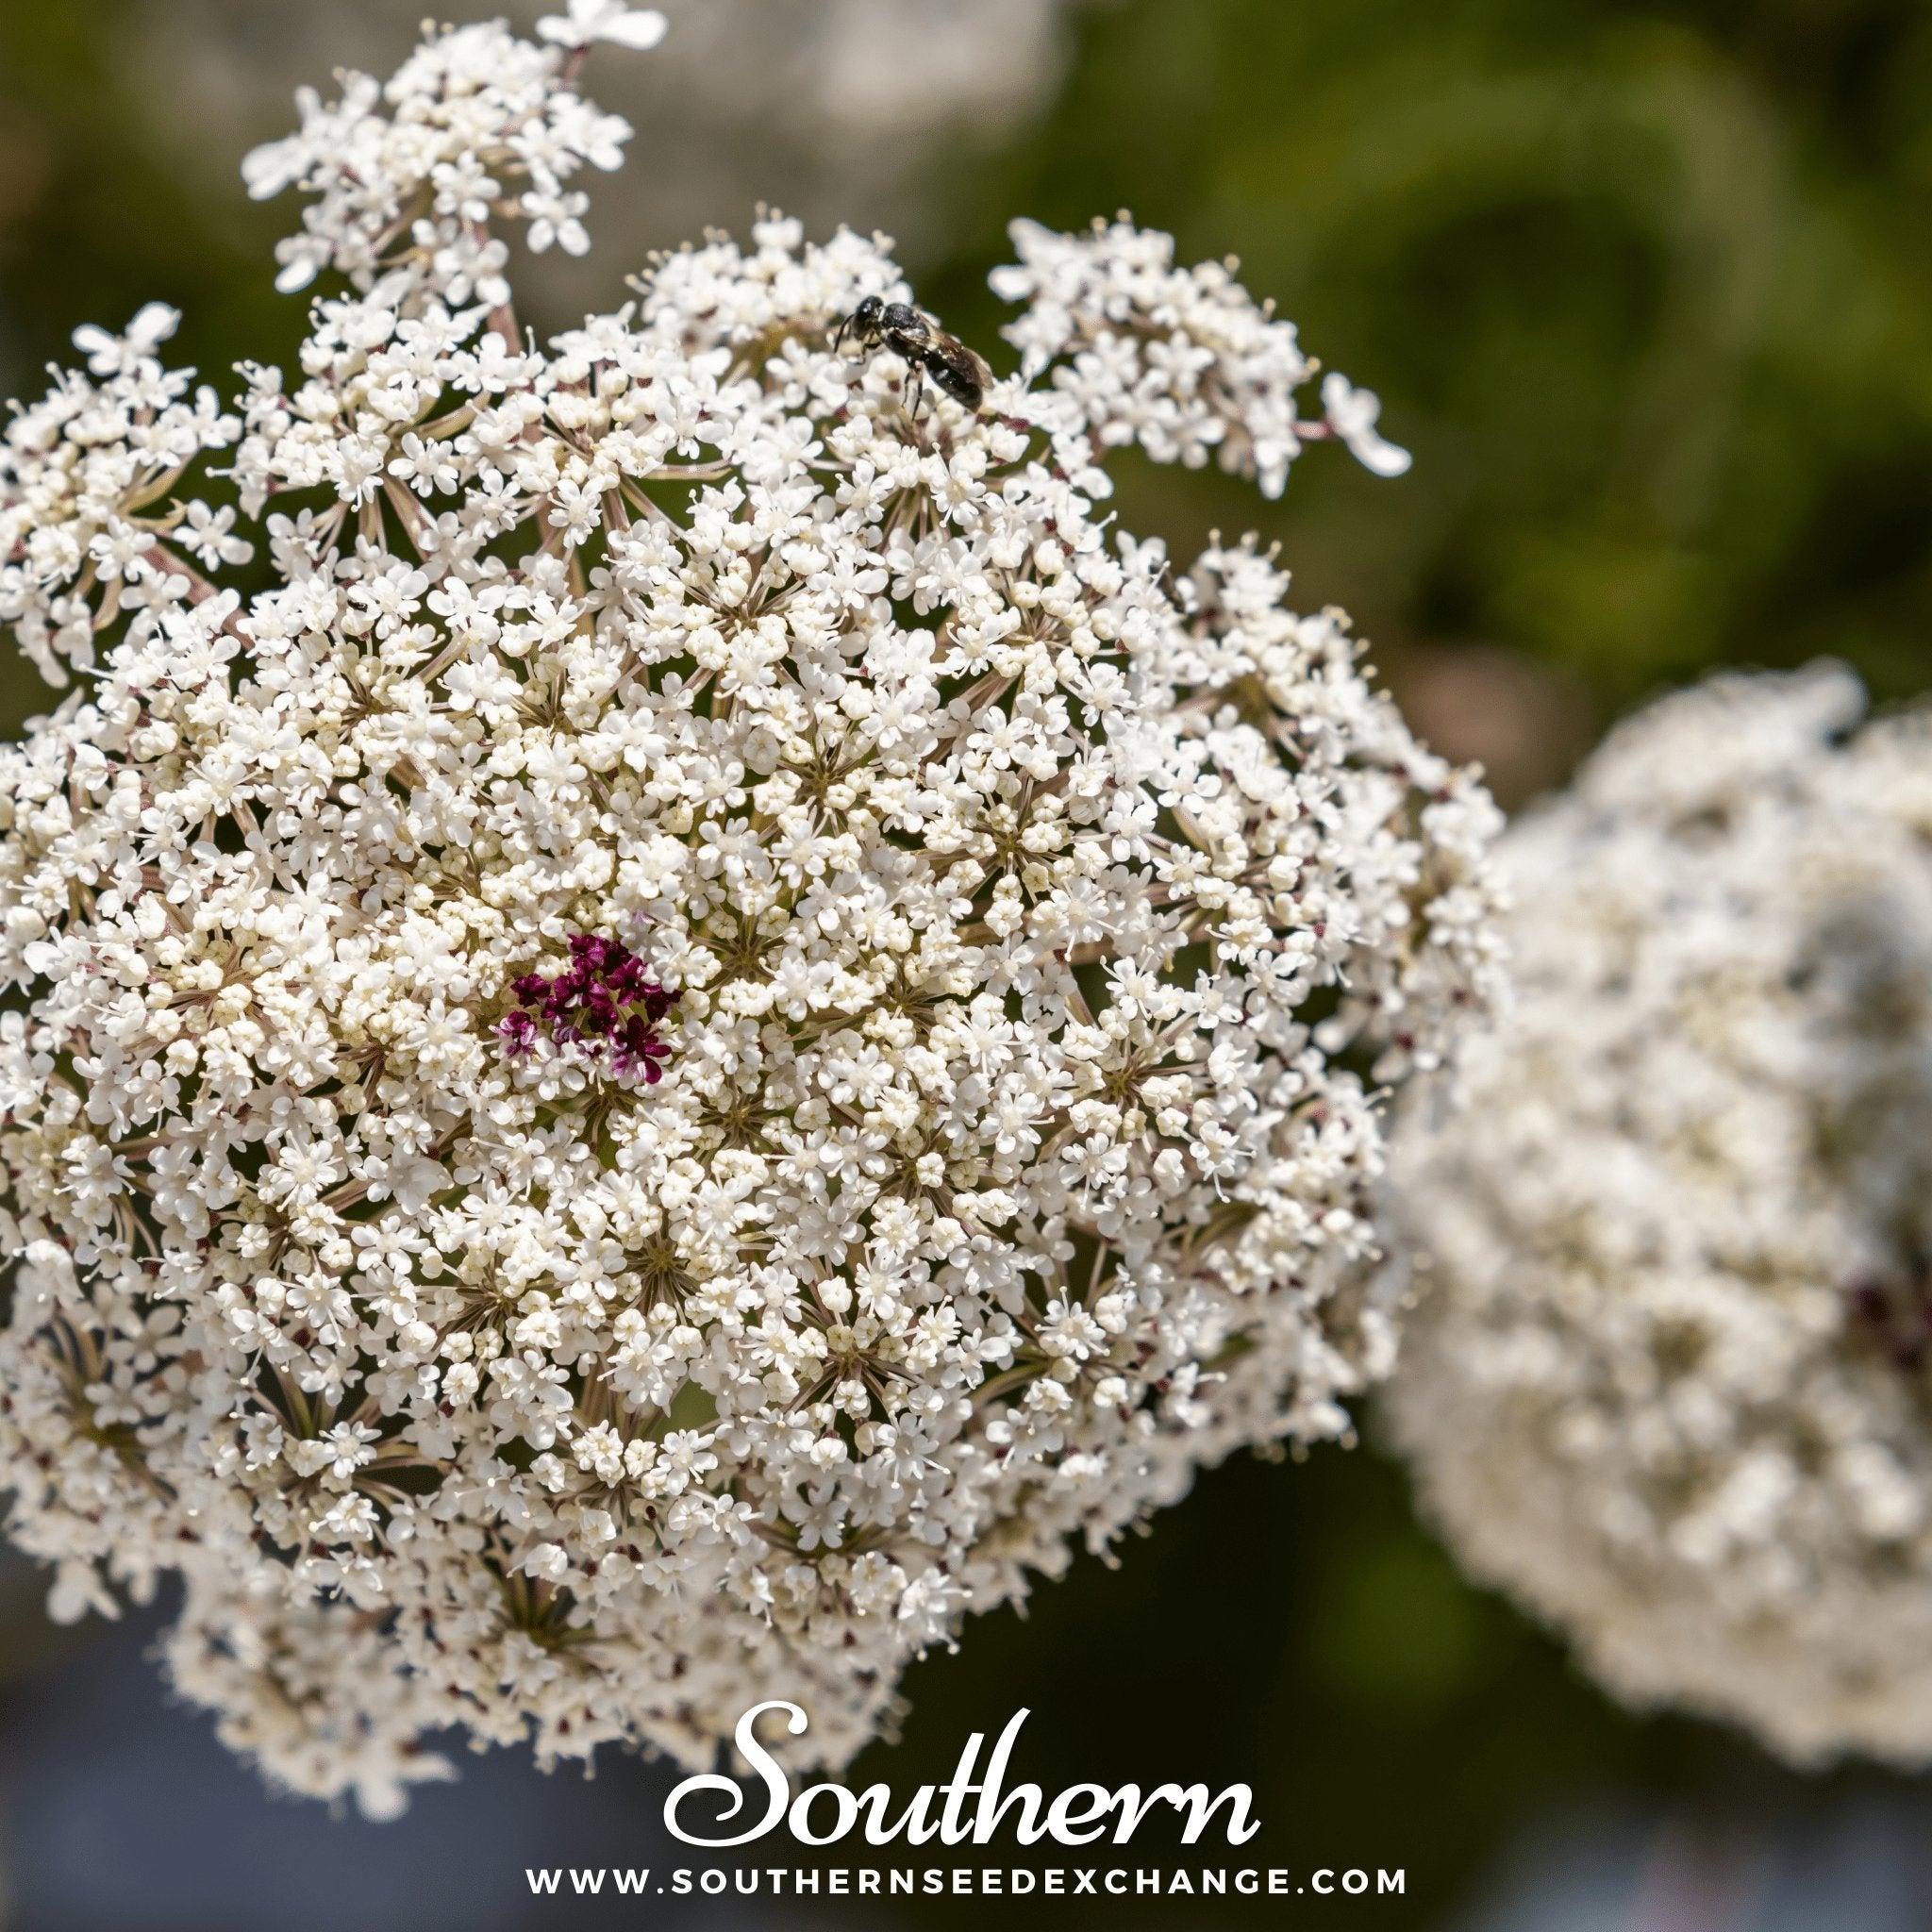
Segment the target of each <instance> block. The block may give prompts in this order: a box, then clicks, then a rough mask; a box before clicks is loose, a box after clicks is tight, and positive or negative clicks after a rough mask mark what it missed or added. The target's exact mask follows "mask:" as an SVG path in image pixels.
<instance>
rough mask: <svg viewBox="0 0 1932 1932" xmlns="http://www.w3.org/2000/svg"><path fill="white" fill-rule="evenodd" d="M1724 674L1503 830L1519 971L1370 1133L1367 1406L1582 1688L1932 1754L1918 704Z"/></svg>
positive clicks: (1808, 1743) (1927, 901)
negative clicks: (1391, 1284)
mask: <svg viewBox="0 0 1932 1932" xmlns="http://www.w3.org/2000/svg"><path fill="white" fill-rule="evenodd" d="M1862 708H1863V701H1862V695H1861V693H1860V692H1859V691H1858V689H1857V684H1856V682H1855V681H1854V680H1853V679H1852V678H1851V677H1850V676H1849V675H1847V674H1845V673H1843V672H1840V671H1837V670H1834V669H1829V668H1820V669H1816V670H1813V671H1810V672H1807V673H1805V674H1803V675H1797V676H1791V677H1757V678H1747V677H1735V676H1733V677H1724V678H1720V679H1717V680H1715V681H1714V682H1712V683H1710V684H1708V685H1707V686H1705V687H1704V688H1702V689H1701V690H1698V691H1691V692H1690V693H1687V694H1685V695H1682V696H1678V697H1674V698H1671V699H1668V700H1666V701H1665V702H1663V703H1662V704H1660V705H1658V706H1657V707H1656V708H1653V709H1652V710H1650V711H1648V712H1646V713H1644V714H1643V715H1641V717H1639V718H1638V719H1636V720H1635V721H1633V722H1632V723H1630V724H1627V725H1625V726H1624V728H1623V729H1622V730H1620V731H1619V732H1618V733H1617V734H1616V735H1615V736H1614V737H1613V738H1612V739H1611V740H1610V741H1609V742H1608V744H1607V746H1606V747H1605V748H1604V749H1603V750H1602V751H1600V752H1599V753H1598V754H1597V755H1596V757H1595V758H1593V759H1592V760H1591V763H1590V764H1589V765H1588V766H1587V767H1586V769H1585V771H1584V773H1583V774H1582V776H1581V778H1580V779H1579V780H1578V782H1577V785H1576V787H1575V790H1574V791H1573V792H1572V793H1571V794H1569V795H1568V796H1566V797H1564V798H1562V799H1561V800H1559V801H1557V803H1556V804H1554V805H1553V806H1549V807H1546V808H1542V809H1541V810H1539V811H1536V812H1534V813H1532V814H1530V815H1529V816H1528V817H1527V818H1526V819H1524V821H1522V822H1520V823H1519V824H1517V825H1515V826H1514V827H1512V829H1511V831H1510V832H1509V834H1508V837H1507V840H1506V841H1505V844H1504V850H1505V853H1506V855H1507V861H1508V864H1507V871H1508V874H1509V878H1510V882H1511V885H1512V888H1513V891H1514V894H1515V898H1516V903H1517V908H1518V909H1517V912H1516V915H1515V918H1514V921H1513V925H1512V929H1511V940H1512V947H1513V953H1514V959H1515V965H1516V969H1517V974H1518V978H1519V982H1520V987H1519V1005H1518V1008H1517V1010H1516V1012H1515V1014H1514V1017H1513V1019H1512V1020H1511V1022H1510V1023H1509V1024H1508V1025H1507V1027H1506V1028H1504V1029H1503V1030H1502V1031H1501V1032H1499V1033H1498V1034H1497V1035H1495V1036H1493V1037H1491V1038H1489V1039H1485V1040H1484V1041H1480V1042H1478V1044H1477V1046H1476V1047H1475V1049H1474V1051H1473V1052H1472V1054H1471V1055H1470V1058H1469V1062H1468V1064H1467V1067H1466V1074H1465V1080H1466V1090H1467V1099H1468V1106H1467V1109H1466V1111H1464V1112H1463V1113H1461V1114H1459V1115H1454V1116H1451V1117H1450V1118H1449V1119H1448V1121H1447V1122H1446V1123H1445V1124H1441V1126H1434V1125H1432V1124H1431V1121H1430V1119H1429V1114H1430V1109H1427V1108H1419V1109H1417V1110H1416V1111H1415V1112H1414V1113H1413V1114H1412V1115H1409V1116H1408V1117H1407V1118H1406V1120H1405V1122H1404V1124H1403V1125H1402V1127H1401V1129H1400V1131H1399V1133H1398V1136H1397V1140H1396V1144H1395V1149H1394V1152H1393V1155H1392V1174H1393V1177H1394V1180H1395V1182H1396V1184H1397V1186H1398V1189H1399V1195H1398V1199H1399V1203H1400V1206H1401V1210H1402V1213H1401V1219H1402V1220H1403V1221H1404V1222H1405V1223H1406V1224H1407V1228H1406V1231H1407V1236H1408V1238H1409V1240H1410V1241H1412V1242H1414V1243H1415V1244H1416V1245H1418V1246H1421V1247H1424V1248H1426V1249H1427V1250H1429V1251H1430V1252H1432V1254H1433V1257H1434V1267H1433V1269H1432V1270H1431V1271H1430V1273H1429V1274H1428V1275H1427V1276H1426V1279H1427V1280H1428V1282H1429V1283H1430V1284H1431V1285H1430V1286H1429V1287H1428V1289H1427V1291H1426V1292H1425V1295H1424V1302H1423V1306H1422V1307H1421V1308H1420V1309H1419V1310H1418V1311H1417V1314H1416V1317H1415V1320H1414V1322H1413V1323H1412V1324H1411V1327H1410V1330H1409V1333H1408V1335H1407V1339H1406V1340H1405V1341H1404V1344H1403V1361H1402V1366H1401V1369H1400V1371H1399V1373H1398V1374H1397V1376H1396V1378H1395V1381H1394V1383H1393V1384H1392V1385H1391V1392H1390V1398H1389V1399H1390V1401H1391V1407H1392V1414H1393V1420H1394V1423H1395V1426H1396V1431H1397V1434H1398V1436H1399V1437H1400V1438H1401V1439H1402V1441H1404V1442H1406V1444H1407V1447H1408V1449H1409V1451H1410V1452H1411V1455H1412V1457H1413V1459H1414V1463H1415V1467H1416V1473H1417V1477H1418V1481H1419V1483H1420V1486H1421V1490H1422V1493H1423V1496H1424V1501H1425V1503H1426V1504H1427V1506H1428V1507H1429V1508H1430V1510H1431V1511H1432V1513H1433V1514H1434V1515H1435V1516H1436V1518H1437V1519H1438V1520H1439V1521H1440V1522H1441V1524H1442V1525H1443V1527H1444V1528H1445V1530H1446V1531H1447V1533H1448V1535H1449V1538H1450V1541H1451V1542H1452V1543H1453V1544H1454V1546H1455V1547H1456V1548H1457V1551H1458V1552H1459V1553H1460V1554H1461V1555H1462V1557H1464V1558H1465V1559H1466V1560H1467V1561H1468V1563H1469V1564H1470V1565H1471V1567H1472V1568H1473V1569H1474V1571H1475V1572H1476V1573H1477V1574H1481V1575H1483V1576H1485V1577H1488V1578H1491V1579H1492V1580H1494V1581H1497V1582H1499V1583H1502V1584H1504V1585H1506V1586H1507V1587H1508V1588H1509V1589H1511V1590H1512V1591H1516V1592H1518V1593H1519V1594H1520V1595H1521V1596H1522V1597H1523V1598H1524V1599H1525V1600H1526V1601H1527V1602H1528V1603H1529V1604H1530V1605H1531V1606H1532V1607H1535V1608H1537V1609H1538V1610H1540V1611H1541V1612H1542V1613H1543V1614H1545V1615H1547V1616H1548V1617H1550V1618H1551V1619H1552V1620H1553V1621H1554V1622H1556V1623H1557V1624H1558V1625H1560V1626H1561V1627H1562V1628H1563V1629H1564V1630H1566V1631H1567V1632H1569V1633H1570V1634H1571V1635H1572V1636H1573V1637H1574V1640H1575V1641H1576V1642H1577V1644H1578V1646H1579V1648H1580V1649H1581V1651H1582V1653H1583V1655H1584V1657H1585V1659H1586V1660H1587V1661H1588V1663H1589V1664H1590V1665H1591V1668H1592V1669H1593V1670H1595V1671H1596V1672H1597V1673H1598V1674H1600V1675H1601V1676H1602V1677H1603V1678H1604V1680H1605V1681H1606V1682H1607V1684H1608V1685H1609V1686H1610V1687H1611V1688H1612V1689H1613V1690H1615V1691H1618V1692H1620V1693H1621V1694H1623V1695H1625V1696H1627V1697H1630V1698H1633V1699H1636V1700H1639V1701H1643V1702H1657V1701H1672V1702H1682V1703H1685V1704H1688V1705H1690V1706H1691V1707H1695V1708H1698V1709H1702V1710H1706V1711H1711V1712H1716V1713H1719V1714H1722V1715H1724V1716H1726V1717H1730V1718H1733V1719H1736V1720H1739V1721H1741V1722H1742V1723H1744V1724H1748V1725H1750V1726H1751V1727H1752V1728H1753V1729H1754V1730H1756V1731H1757V1732H1758V1733H1759V1734H1760V1735H1761V1736H1762V1737H1763V1738H1764V1739H1765V1740H1767V1741H1768V1742H1769V1743H1770V1744H1772V1745H1773V1746H1774V1748H1775V1749H1777V1750H1779V1751H1781V1752H1783V1753H1785V1754H1786V1755H1788V1756H1790V1757H1794V1758H1798V1759H1811V1758H1819V1757H1827V1756H1830V1755H1834V1754H1837V1753H1840V1752H1843V1751H1847V1750H1857V1751H1866V1752H1875V1753H1878V1754H1881V1755H1884V1756H1888V1757H1900V1758H1907V1759H1924V1758H1926V1757H1932V1509H1928V1507H1927V1499H1928V1497H1932V1424H1928V1417H1932V1403H1928V1396H1932V1383H1928V1381H1927V1379H1926V1377H1927V1373H1928V1370H1932V1188H1928V1186H1927V1182H1928V1179H1932V720H1928V717H1927V715H1926V714H1925V713H1924V712H1920V713H1915V714H1912V715H1909V716H1904V717H1897V718H1891V719H1888V720H1884V721H1882V722H1880V723H1877V724H1870V725H1867V726H1866V727H1865V728H1864V729H1863V730H1862V731H1861V732H1859V733H1858V734H1857V736H1856V737H1853V738H1851V739H1850V740H1849V741H1846V740H1845V738H1844V734H1845V733H1847V732H1848V731H1849V730H1850V729H1851V727H1852V726H1853V724H1855V723H1856V721H1857V715H1858V713H1859V711H1860V710H1861V709H1862Z"/></svg>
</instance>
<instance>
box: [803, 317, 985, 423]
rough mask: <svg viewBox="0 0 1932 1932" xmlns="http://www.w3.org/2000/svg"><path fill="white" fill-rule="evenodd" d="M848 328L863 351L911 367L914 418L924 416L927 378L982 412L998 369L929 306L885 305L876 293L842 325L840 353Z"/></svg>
mask: <svg viewBox="0 0 1932 1932" xmlns="http://www.w3.org/2000/svg"><path fill="white" fill-rule="evenodd" d="M847 329H850V330H851V332H852V336H853V339H854V340H855V341H857V342H858V344H859V345H860V347H862V348H867V349H879V348H886V349H890V350H891V352H892V353H893V354H894V355H895V356H901V357H903V358H905V359H906V361H907V362H908V364H909V365H910V366H911V370H912V379H911V381H910V382H909V383H908V389H909V390H910V391H911V394H910V396H909V397H908V402H907V413H908V415H910V416H912V417H913V418H915V419H916V418H917V417H918V415H919V398H920V391H921V377H922V376H925V375H929V376H931V378H932V380H933V384H934V386H935V387H936V388H938V389H941V390H942V391H945V393H946V394H947V395H949V396H951V397H952V399H953V400H954V401H955V402H956V403H958V404H960V405H961V406H962V407H963V408H968V409H976V408H978V407H979V406H980V404H981V402H982V401H984V400H985V396H986V391H987V386H988V385H989V384H990V383H991V381H992V371H991V369H989V368H988V367H987V366H986V363H985V362H984V360H983V359H982V358H980V357H979V356H977V355H976V354H974V351H973V350H971V349H969V348H968V347H967V346H966V344H965V343H964V342H962V341H960V340H959V338H958V336H949V335H948V334H947V333H946V332H945V330H944V329H942V328H941V326H940V325H939V318H938V317H937V316H934V315H928V314H926V312H925V311H924V309H923V308H913V307H912V305H911V304H910V303H908V302H882V301H880V300H879V298H878V297H877V296H876V295H868V296H867V297H866V298H865V300H864V301H863V302H861V303H860V304H859V305H858V308H855V309H854V310H853V311H852V313H851V314H850V315H848V316H847V317H846V318H845V320H844V321H843V322H841V324H840V325H839V327H838V331H837V333H836V334H834V336H833V337H832V347H833V349H834V350H837V349H838V348H839V346H840V344H841V343H842V342H843V341H844V340H845V332H846V330H847Z"/></svg>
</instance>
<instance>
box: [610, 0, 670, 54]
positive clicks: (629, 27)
mask: <svg viewBox="0 0 1932 1932" xmlns="http://www.w3.org/2000/svg"><path fill="white" fill-rule="evenodd" d="M668 25H670V23H669V22H668V21H666V19H665V18H664V16H663V15H662V14H661V13H659V12H658V10H657V8H654V7H653V8H626V9H625V11H624V12H622V13H619V14H616V15H614V16H613V17H612V18H611V19H609V20H607V21H605V22H604V24H603V25H601V26H599V27H598V29H597V38H598V39H599V40H600V41H610V42H615V43H616V44H617V45H618V46H620V47H629V48H631V49H632V50H633V51H634V52H636V53H639V54H641V53H644V52H646V51H647V50H648V49H650V48H652V47H655V46H656V45H657V44H658V42H659V41H661V40H662V39H663V38H664V30H665V28H666V27H667V26H668Z"/></svg>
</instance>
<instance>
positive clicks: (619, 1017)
mask: <svg viewBox="0 0 1932 1932" xmlns="http://www.w3.org/2000/svg"><path fill="white" fill-rule="evenodd" d="M510 991H512V992H514V993H515V994H516V998H517V1005H516V1008H515V1010H514V1011H512V1012H510V1013H508V1014H507V1015H506V1016H505V1018H504V1020H503V1022H502V1024H500V1025H499V1026H498V1027H497V1029H496V1030H497V1033H498V1035H499V1036H500V1037H501V1039H502V1041H503V1044H504V1051H505V1052H506V1053H510V1054H520V1053H528V1052H529V1051H530V1049H531V1047H532V1046H534V1045H535V1044H536V1041H537V1035H538V1033H539V1031H540V1030H541V1031H543V1032H546V1033H548V1034H549V1036H550V1038H551V1039H552V1040H554V1041H556V1042H557V1044H558V1046H568V1045H569V1044H571V1042H573V1041H581V1042H582V1043H583V1044H584V1045H586V1046H587V1047H589V1048H590V1050H591V1052H592V1053H593V1054H603V1053H607V1052H608V1054H609V1056H610V1065H611V1071H612V1072H613V1073H618V1074H631V1073H641V1074H643V1076H644V1079H645V1080H646V1081H647V1082H648V1083H649V1084H650V1085H652V1086H656V1085H657V1083H658V1080H660V1079H661V1078H662V1077H663V1073H662V1070H661V1069H660V1068H659V1066H658V1061H660V1060H665V1059H669V1058H671V1049H670V1048H669V1047H668V1046H666V1045H665V1044H664V1042H663V1041H661V1040H659V1039H658V1033H657V1023H658V1021H659V1020H661V1019H662V1018H663V1017H664V1015H665V1014H666V1013H667V1012H669V1011H670V1009H671V1005H672V1001H673V999H674V998H675V995H674V994H672V993H668V992H666V991H664V989H663V988H662V987H661V986H659V985H658V982H657V981H656V980H655V979H653V978H652V977H651V975H650V974H649V972H648V971H647V970H646V969H645V966H644V962H643V961H642V960H641V959H640V958H638V956H637V955H636V954H635V953H633V952H632V951H631V949H630V948H629V947H628V946H627V945H625V943H624V941H622V940H606V939H599V938H598V937H597V936H596V934H594V933H588V932H579V933H573V934H572V935H571V941H570V964H569V966H568V967H566V968H565V970H564V971H563V972H561V973H559V974H557V976H556V977H555V978H554V979H546V978H544V976H543V975H542V974H541V973H526V974H524V976H523V977H522V978H521V979H519V980H517V981H516V982H515V983H514V984H513V985H512V987H511V989H510Z"/></svg>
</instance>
